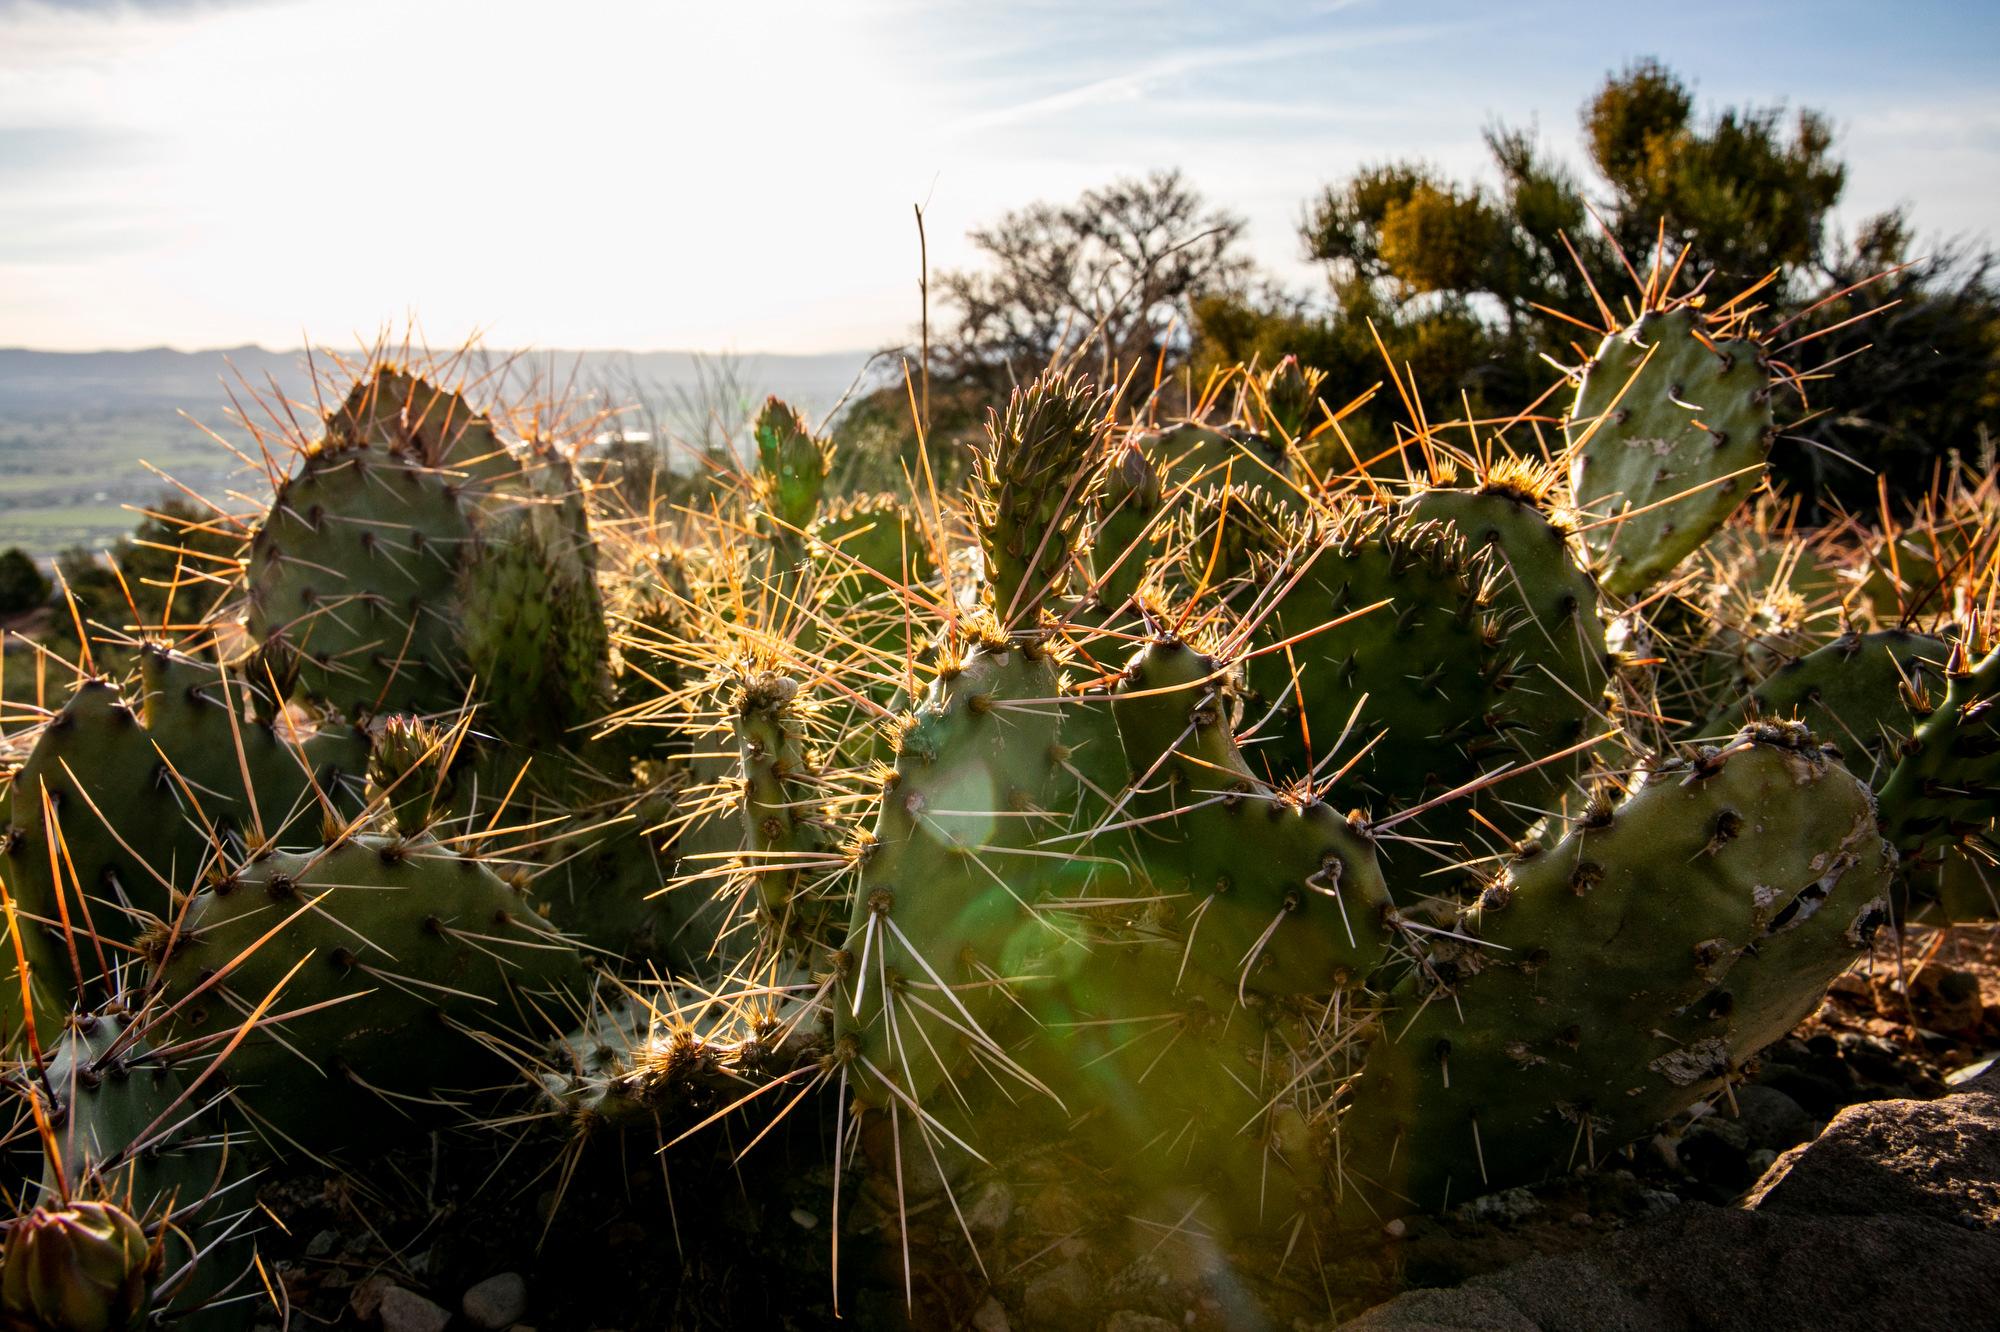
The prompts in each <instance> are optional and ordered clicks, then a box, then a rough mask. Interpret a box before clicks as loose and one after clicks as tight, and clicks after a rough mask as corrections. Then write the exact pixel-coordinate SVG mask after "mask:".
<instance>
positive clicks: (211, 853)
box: [6, 647, 367, 951]
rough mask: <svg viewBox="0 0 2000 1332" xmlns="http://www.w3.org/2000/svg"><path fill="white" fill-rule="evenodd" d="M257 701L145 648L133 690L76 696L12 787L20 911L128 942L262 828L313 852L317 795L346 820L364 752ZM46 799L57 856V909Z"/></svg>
mask: <svg viewBox="0 0 2000 1332" xmlns="http://www.w3.org/2000/svg"><path fill="white" fill-rule="evenodd" d="M256 692H258V691H257V690H256V689H254V688H253V687H252V686H251V685H249V684H247V683H246V682H245V681H244V680H243V679H242V678H241V677H240V676H238V675H237V674H236V673H235V672H234V671H227V672H225V671H223V670H222V669H220V668H218V667H216V666H214V665H212V664H210V663H207V662H203V661H197V660H195V659H193V658H190V657H183V656H179V655H177V654H174V653H170V652H167V651H165V650H164V649H160V648H154V647H148V648H146V649H145V650H143V651H142V652H141V654H140V661H139V675H138V679H137V680H136V681H135V682H134V685H133V686H131V687H130V688H128V689H120V688H119V687H117V686H115V685H112V684H109V683H107V682H105V681H102V680H91V681H85V682H84V683H83V684H82V685H81V686H79V687H78V689H77V692H76V694H75V696H74V697H72V698H71V699H70V700H69V702H68V703H66V704H64V705H63V707H62V709H61V710H60V711H59V712H57V714H56V715H55V716H54V717H53V718H51V719H50V720H49V722H48V723H47V724H46V725H45V726H44V727H43V729H42V732H41V734H40V735H39V736H38V737H37V738H36V742H35V747H34V749H33V751H32V752H31V753H30V754H29V757H28V761H27V763H26V764H24V765H23V766H22V768H21V771H20V772H19V773H18V774H17V775H16V776H15V779H14V786H13V793H12V800H13V829H12V835H11V836H10V837H9V839H8V843H7V851H6V863H7V866H8V867H9V871H10V873H9V881H10V885H11V886H12V888H13V891H14V893H15V896H16V899H17V901H18V902H19V904H20V907H21V910H22V911H23V912H24V913H26V914H27V915H29V916H31V917H33V918H35V919H36V920H38V921H41V922H43V923H44V924H45V926H50V927H53V928H56V930H57V932H58V933H59V932H60V922H61V920H62V919H63V917H64V915H65V913H66V914H67V916H68V918H69V920H70V924H71V926H72V928H74V929H76V930H78V931H80V932H83V931H86V930H87V929H88V928H94V929H95V930H96V931H97V932H99V933H101V934H102V935H103V936H104V937H105V938H107V939H111V940H116V941H119V942H129V941H130V940H131V939H133V938H135V937H136V936H137V935H138V934H139V932H140V931H141V930H143V929H144V928H145V927H146V925H147V922H148V921H149V920H151V919H155V918H158V919H165V918H167V917H170V916H171V915H172V914H173V906H174V899H173V897H172V895H171V893H170V891H169V885H171V887H172V889H173V890H175V891H182V892H185V891H192V890H193V889H194V888H195V887H197V886H198V885H199V883H200V881H201V875H202V873H203V871H204V869H205V868H207V867H208V866H210V865H212V864H213V863H214V862H215V861H216V859H217V857H218V853H219V852H220V851H224V850H228V849H230V848H232V847H240V845H241V844H242V843H244V842H246V841H250V842H254V841H255V840H256V837H257V834H258V831H259V830H260V829H261V832H262V835H263V837H264V838H265V839H267V840H274V841H278V842H281V843H286V844H290V845H310V844H312V843H313V842H316V841H318V840H319V838H320V836H321V832H320V824H321V820H322V817H323V814H324V810H323V809H322V807H321V805H320V796H322V795H323V796H324V797H325V798H326V799H327V801H328V802H329V803H330V805H331V807H332V808H333V810H334V811H335V812H336V813H339V814H343V815H344V814H347V813H351V812H352V811H353V809H354V808H356V806H357V804H358V801H357V800H356V798H355V792H354V790H350V788H355V789H358V788H359V786H360V781H361V777H362V775H363V772H364V770H365V767H366V763H367V748H366V743H365V741H364V740H363V739H362V738H361V737H360V736H358V735H356V734H354V733H353V732H351V731H331V732H315V731H312V730H310V729H307V728H305V727H303V726H300V725H299V723H298V719H297V718H296V717H286V718H283V719H280V720H278V721H277V722H276V723H275V724H271V723H264V722H259V721H256V720H254V719H253V718H252V716H251V712H252V709H251V707H250V700H251V696H252V695H253V694H254V693H256ZM135 698H136V700H137V702H138V707H137V709H136V710H135V709H134V707H133V700H134V699H135ZM44 796H46V797H47V799H48V800H49V801H50V803H51V805H52V807H53V809H54V812H55V814H56V817H57V818H58V819H59V820H60V823H61V832H62V841H63V844H64V845H66V846H67V848H68V853H69V864H67V865H65V866H64V868H63V872H62V876H63V888H64V891H63V900H62V901H61V902H60V903H59V902H58V900H57V894H56V889H55V879H54V878H52V877H51V873H50V860H49V853H50V838H49V835H48V833H49V830H48V827H47V825H46V823H45V821H44V819H43V804H42V802H43V798H44ZM71 865H73V866H74V870H75V883H76V884H78V885H80V886H81V887H82V890H83V893H84V896H85V899H86V900H85V901H84V902H83V903H81V904H79V903H78V901H77V899H76V894H75V892H74V891H73V890H72V883H71V879H70V866H71ZM86 951H87V950H86Z"/></svg>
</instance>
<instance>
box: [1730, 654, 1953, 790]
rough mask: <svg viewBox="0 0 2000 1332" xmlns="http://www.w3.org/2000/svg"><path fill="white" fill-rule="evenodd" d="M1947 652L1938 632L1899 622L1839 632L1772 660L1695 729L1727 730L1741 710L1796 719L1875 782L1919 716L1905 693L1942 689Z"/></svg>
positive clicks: (1740, 717) (1735, 723) (1748, 714)
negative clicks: (1732, 701)
mask: <svg viewBox="0 0 2000 1332" xmlns="http://www.w3.org/2000/svg"><path fill="white" fill-rule="evenodd" d="M1950 653H1951V647H1950V645H1949V644H1947V643H1945V642H1944V641H1943V640H1942V639H1937V638H1929V637H1926V636H1924V635H1922V634H1913V633H1910V632H1909V631H1907V630H1903V629H1884V630H1879V631H1877V632H1875V633H1869V634H1854V633H1849V634H1843V635H1841V636H1840V637H1839V638H1837V639H1835V640H1834V641H1833V642H1831V643H1829V644H1827V645H1826V646H1825V647H1823V648H1821V649H1819V650H1818V651H1817V652H1812V653H1809V654H1807V655H1806V656H1803V657H1798V658H1796V659H1794V660H1792V661H1790V662H1787V663H1786V664H1785V665H1783V666H1780V667H1778V669H1777V670H1775V671H1774V672H1772V674H1771V676H1770V678H1768V679H1766V680H1765V681H1764V682H1763V683H1762V684H1760V685H1758V686H1757V688H1756V689H1754V690H1752V691H1751V693H1750V695H1749V697H1748V698H1746V699H1744V700H1743V701H1742V702H1740V703H1739V704H1737V705H1736V706H1735V707H1732V708H1730V709H1729V710H1727V711H1725V712H1724V713H1722V714H1721V715H1720V716H1719V717H1717V718H1716V720H1715V721H1713V722H1711V723H1709V724H1708V725H1707V726H1704V727H1703V728H1702V730H1703V732H1704V734H1706V735H1711V736H1716V735H1728V734H1730V733H1732V732H1734V731H1735V730H1736V728H1737V727H1738V726H1740V725H1741V724H1742V723H1743V721H1744V720H1745V718H1747V717H1763V718H1769V719H1772V720H1778V721H1783V720H1791V719H1796V720H1798V721H1802V722H1804V723H1805V724H1806V725H1807V726H1808V727H1809V728H1811V730H1812V733H1813V734H1814V735H1816V736H1819V737H1821V738H1822V739H1824V740H1826V741H1827V742H1828V743H1830V744H1834V745H1837V746H1839V748H1840V751H1841V754H1842V755H1843V757H1844V758H1845V760H1846V762H1847V766H1848V767H1849V768H1850V769H1852V770H1853V771H1854V772H1855V774H1856V775H1858V776H1861V777H1863V778H1866V779H1867V780H1868V781H1870V782H1871V783H1872V784H1874V785H1876V786H1878V787H1879V786H1880V784H1881V783H1882V782H1883V781H1884V780H1886V779H1887V778H1888V775H1889V769H1890V768H1892V767H1894V766H1895V763H1896V760H1897V758H1898V757H1899V754H1900V750H1901V747H1902V744H1903V741H1904V740H1905V739H1907V738H1908V737H1909V734H1910V732H1911V730H1912V729H1913V728H1914V727H1915V726H1916V724H1917V722H1918V721H1919V720H1921V718H1920V717H1919V716H1917V715H1914V714H1913V712H1912V704H1913V700H1914V699H1921V698H1926V697H1928V696H1929V695H1931V694H1932V693H1933V692H1934V691H1939V690H1941V689H1942V688H1943V685H1944V665H1945V661H1946V659H1947V658H1948V657H1949V656H1950ZM1912 691H1914V693H1913V692H1912Z"/></svg>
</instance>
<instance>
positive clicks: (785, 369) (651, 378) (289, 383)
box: [0, 346, 869, 416]
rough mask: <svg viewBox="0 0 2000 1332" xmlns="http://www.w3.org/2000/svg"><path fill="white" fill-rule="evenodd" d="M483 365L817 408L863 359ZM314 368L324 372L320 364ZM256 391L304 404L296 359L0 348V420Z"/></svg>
mask: <svg viewBox="0 0 2000 1332" xmlns="http://www.w3.org/2000/svg"><path fill="white" fill-rule="evenodd" d="M481 356H482V358H483V360H484V361H485V362H486V363H499V362H503V361H510V362H511V363H512V366H513V372H512V373H513V374H514V375H515V377H516V380H517V382H519V381H520V380H521V379H523V378H525V377H537V378H539V379H541V380H542V381H544V382H553V383H556V384H557V385H558V386H560V385H562V384H565V383H567V384H572V385H574V386H575V387H576V388H578V389H580V390H589V389H594V388H597V387H599V386H607V385H609V386H618V387H627V388H629V387H630V386H632V385H633V384H634V383H637V384H639V385H642V386H645V387H646V388H648V389H649V390H650V391H653V392H658V393H661V394H667V393H671V392H672V391H674V390H676V389H688V390H693V389H694V388H695V387H696V386H697V385H698V384H699V383H700V382H701V377H702V375H703V374H704V373H713V372H714V371H715V369H716V368H717V367H721V366H731V367H734V369H735V371H736V372H737V375H738V378H739V380H740V381H741V382H742V384H743V385H744V387H745V388H746V389H749V390H752V391H755V392H759V393H777V394H780V395H782V396H785V397H788V398H794V399H796V400H797V401H798V403H799V405H801V406H803V407H808V408H814V407H816V408H818V409H820V410H822V411H823V410H825V409H826V408H829V407H831V406H832V405H833V403H834V402H835V401H837V400H838V399H839V397H840V395H841V394H842V393H844V392H845V391H846V390H847V387H848V385H849V384H851V383H852V382H853V381H854V377H855V376H856V375H857V374H859V373H860V372H861V369H862V367H863V366H864V365H865V364H866V363H867V361H868V357H869V353H867V352H861V351H853V352H828V353H825V354H823V355H817V356H783V355H775V354H769V353H762V352H754V353H743V354H729V353H723V354H716V355H711V354H708V353H702V352H684V351H653V352H628V351H563V350H547V351H541V350H538V351H532V352H520V353H511V352H502V351H486V352H483V353H481ZM319 364H320V365H321V366H322V367H323V368H324V367H325V366H326V361H325V359H324V358H321V360H320V362H319ZM239 377H240V378H241V379H242V380H244V381H247V382H248V383H250V384H252V385H255V386H257V387H259V388H261V387H263V386H264V385H266V384H267V383H269V382H272V381H275V382H276V383H278V384H279V385H280V386H281V387H282V388H283V389H284V391H285V392H287V393H288V394H290V395H292V396H293V397H294V398H295V399H300V400H305V401H310V400H311V389H312V385H311V382H310V380H309V379H308V377H307V372H306V357H305V353H304V352H301V351H268V350H266V349H265V348H263V347H255V346H246V347H222V348H216V349H213V350H210V351H192V352H186V351H176V350H174V349H173V348H171V347H148V348H145V349H143V350H139V351H103V352H47V351H33V350H29V349H27V348H21V347H0V416H14V415H20V414H29V413H32V414H34V415H37V416H41V415H51V414H57V415H59V414H64V413H69V412H75V411H80V410H81V411H88V410H93V409H106V408H135V407H154V406H164V407H169V408H174V409H185V408H189V407H191V406H193V407H202V408H216V407H226V406H227V405H228V401H229V399H228V396H227V394H226V393H225V392H224V389H223V385H224V384H225V383H234V382H236V381H237V379H238V378H239Z"/></svg>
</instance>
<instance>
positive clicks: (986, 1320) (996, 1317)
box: [972, 1295, 1014, 1332]
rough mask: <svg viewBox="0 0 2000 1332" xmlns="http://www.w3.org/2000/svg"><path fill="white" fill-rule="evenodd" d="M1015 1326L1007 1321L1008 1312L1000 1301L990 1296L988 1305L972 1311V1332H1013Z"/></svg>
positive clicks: (987, 1299) (987, 1301) (987, 1300)
mask: <svg viewBox="0 0 2000 1332" xmlns="http://www.w3.org/2000/svg"><path fill="white" fill-rule="evenodd" d="M1013 1326H1014V1325H1013V1324H1012V1323H1010V1322H1008V1321H1007V1311H1006V1310H1005V1309H1004V1308H1002V1307H1001V1305H1000V1301H998V1300H996V1299H994V1298H993V1297H992V1296H990V1295H989V1296H987V1298H986V1303H984V1304H982V1305H980V1306H979V1307H978V1308H977V1309H974V1310H973V1311H972V1332H1013Z"/></svg>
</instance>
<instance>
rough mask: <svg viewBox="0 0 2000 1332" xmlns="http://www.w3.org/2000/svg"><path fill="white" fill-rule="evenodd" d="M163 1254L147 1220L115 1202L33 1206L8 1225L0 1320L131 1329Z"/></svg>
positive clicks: (16, 1329) (23, 1326) (75, 1329)
mask: <svg viewBox="0 0 2000 1332" xmlns="http://www.w3.org/2000/svg"><path fill="white" fill-rule="evenodd" d="M163 1261H164V1260H163V1253H162V1250H161V1247H160V1245H159V1244H158V1243H156V1242H155V1241H154V1240H152V1239H151V1238H149V1237H148V1236H147V1234H146V1229H145V1227H144V1226H142V1225H140V1224H139V1222H138V1221H136V1220H134V1219H133V1218H132V1216H131V1215H130V1214H128V1213H127V1212H125V1211H124V1210H123V1209H122V1208H120V1207H118V1206H117V1205H115V1204H113V1203H108V1202H74V1203H70V1204H68V1205H66V1206H59V1207H36V1208H35V1209H34V1210H33V1211H31V1212H29V1213H28V1214H27V1215H25V1216H21V1217H18V1218H16V1219H15V1220H13V1221H11V1222H9V1223H8V1225H7V1239H6V1251H5V1254H4V1256H0V1322H4V1326H5V1327H6V1328H7V1329H8V1332H133V1330H134V1329H136V1328H138V1327H140V1326H141V1325H143V1324H144V1323H145V1321H146V1316H147V1314H148V1312H149V1310H150V1308H151V1304H152V1290H153V1284H154V1283H155V1282H156V1281H157V1280H159V1277H160V1271H161V1268H162V1266H163Z"/></svg>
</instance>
